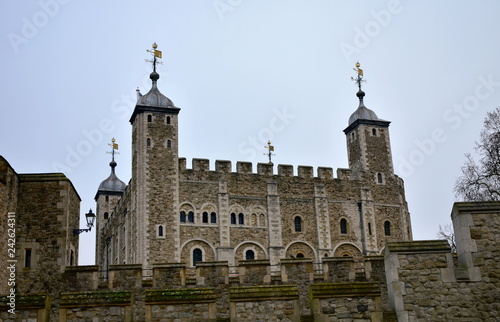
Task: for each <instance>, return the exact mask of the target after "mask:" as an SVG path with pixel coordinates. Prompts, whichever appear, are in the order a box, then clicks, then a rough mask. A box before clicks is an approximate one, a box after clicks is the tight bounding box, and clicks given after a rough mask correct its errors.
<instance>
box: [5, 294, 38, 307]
mask: <svg viewBox="0 0 500 322" xmlns="http://www.w3.org/2000/svg"><path fill="white" fill-rule="evenodd" d="M15 299H16V310H17V309H19V308H22V309H43V308H45V306H46V303H47V299H48V298H47V295H46V294H31V295H19V294H16V297H15ZM8 303H10V298H8V297H7V295H4V296H0V308H2V310H3V309H5V311H7V310H8V309H9V308H10V306H9V305H8Z"/></svg>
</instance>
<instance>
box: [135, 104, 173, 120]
mask: <svg viewBox="0 0 500 322" xmlns="http://www.w3.org/2000/svg"><path fill="white" fill-rule="evenodd" d="M180 110H181V109H180V108H179V107H176V106H173V107H161V106H148V105H136V106H135V108H134V112H133V113H132V116H131V117H130V120H129V122H130V123H131V124H133V123H134V120H135V117H136V116H137V114H139V113H144V112H153V113H155V112H156V113H164V114H175V115H177V114H179V112H180Z"/></svg>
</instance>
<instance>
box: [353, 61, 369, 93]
mask: <svg viewBox="0 0 500 322" xmlns="http://www.w3.org/2000/svg"><path fill="white" fill-rule="evenodd" d="M359 66H361V65H360V64H359V62H356V68H353V69H354V71H355V72H356V73H357V74H358V75H357V76H356V78H354V77H351V80H352V81H354V82H355V83H356V85H358V88H359V90H360V91H361V83H362V82H366V80H364V79H363V70H362V69H361V68H359Z"/></svg>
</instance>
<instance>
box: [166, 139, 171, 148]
mask: <svg viewBox="0 0 500 322" xmlns="http://www.w3.org/2000/svg"><path fill="white" fill-rule="evenodd" d="M171 148H172V141H171V140H167V149H171Z"/></svg>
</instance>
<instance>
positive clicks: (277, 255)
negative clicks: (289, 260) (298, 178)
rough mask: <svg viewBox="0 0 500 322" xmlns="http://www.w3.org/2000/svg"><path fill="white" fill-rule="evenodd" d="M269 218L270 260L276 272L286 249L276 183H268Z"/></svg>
mask: <svg viewBox="0 0 500 322" xmlns="http://www.w3.org/2000/svg"><path fill="white" fill-rule="evenodd" d="M267 218H268V227H269V229H268V232H269V260H270V262H271V265H272V268H271V269H272V270H276V269H275V268H276V267H277V266H276V265H278V263H279V261H280V259H281V258H283V257H284V247H283V239H282V235H281V233H282V231H283V230H282V228H281V213H280V197H279V196H278V186H277V184H276V183H275V182H268V183H267Z"/></svg>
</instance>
